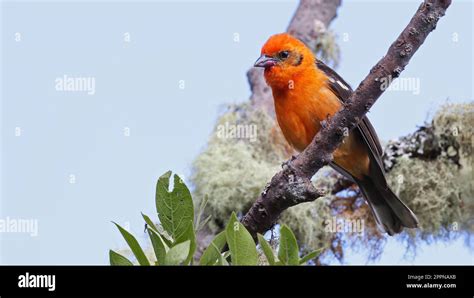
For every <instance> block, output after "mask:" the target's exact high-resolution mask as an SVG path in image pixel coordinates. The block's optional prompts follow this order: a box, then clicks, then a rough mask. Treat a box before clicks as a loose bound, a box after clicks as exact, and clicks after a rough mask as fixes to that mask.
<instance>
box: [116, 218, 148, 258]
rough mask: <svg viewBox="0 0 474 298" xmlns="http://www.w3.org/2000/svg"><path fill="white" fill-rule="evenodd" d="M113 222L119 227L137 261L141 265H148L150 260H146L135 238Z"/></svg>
mask: <svg viewBox="0 0 474 298" xmlns="http://www.w3.org/2000/svg"><path fill="white" fill-rule="evenodd" d="M114 224H115V225H116V226H117V228H118V229H119V231H120V233H121V234H122V236H123V238H124V239H125V241H126V242H127V244H128V246H129V247H130V249H131V250H132V252H133V254H134V255H135V257H136V258H137V261H138V263H139V264H140V265H142V266H149V265H150V262H149V261H148V259H147V257H146V256H145V253H144V252H143V249H142V248H141V246H140V244H139V243H138V241H137V239H135V237H134V236H133V235H132V234H130V233H129V232H128V231H127V230H125V229H124V228H122V227H121V226H120V225H118V224H117V223H115V222H114Z"/></svg>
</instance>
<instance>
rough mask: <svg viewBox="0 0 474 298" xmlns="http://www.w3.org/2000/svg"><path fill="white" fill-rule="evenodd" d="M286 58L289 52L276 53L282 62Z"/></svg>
mask: <svg viewBox="0 0 474 298" xmlns="http://www.w3.org/2000/svg"><path fill="white" fill-rule="evenodd" d="M288 56H290V52H288V51H281V52H280V53H278V57H279V58H280V59H282V60H284V59H286V58H288Z"/></svg>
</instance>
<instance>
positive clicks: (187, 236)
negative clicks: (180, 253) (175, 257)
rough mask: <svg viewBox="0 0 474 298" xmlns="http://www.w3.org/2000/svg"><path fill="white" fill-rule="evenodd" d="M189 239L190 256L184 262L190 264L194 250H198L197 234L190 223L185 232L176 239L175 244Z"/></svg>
mask: <svg viewBox="0 0 474 298" xmlns="http://www.w3.org/2000/svg"><path fill="white" fill-rule="evenodd" d="M188 240H189V242H190V243H189V254H188V257H187V258H186V261H185V262H184V263H185V264H189V263H190V262H191V261H192V260H193V255H194V251H195V250H196V234H195V232H194V227H193V225H192V224H191V225H189V226H188V229H187V230H186V231H184V232H183V234H181V235H180V237H179V238H177V239H176V241H175V242H174V244H173V246H175V245H177V244H179V243H183V242H185V241H188Z"/></svg>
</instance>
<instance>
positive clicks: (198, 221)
mask: <svg viewBox="0 0 474 298" xmlns="http://www.w3.org/2000/svg"><path fill="white" fill-rule="evenodd" d="M208 201H209V197H208V196H207V195H206V196H204V199H203V200H202V201H201V204H200V205H199V210H198V213H197V217H196V233H197V232H198V231H199V230H200V229H201V228H202V227H203V226H204V224H205V223H204V224H202V223H201V217H202V214H203V213H204V209H206V205H207V202H208ZM210 217H211V216H210V215H209V216H208V218H209V219H210ZM206 220H208V219H207V218H206V219H205V221H206Z"/></svg>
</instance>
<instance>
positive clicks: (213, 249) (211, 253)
mask: <svg viewBox="0 0 474 298" xmlns="http://www.w3.org/2000/svg"><path fill="white" fill-rule="evenodd" d="M225 243H226V236H225V231H222V232H220V233H219V234H217V235H216V237H215V238H214V240H212V242H211V244H209V246H208V247H207V248H206V250H204V252H203V253H202V256H201V259H200V260H199V265H214V264H216V263H217V262H218V261H219V258H220V257H221V256H222V255H221V250H222V249H223V248H224V246H225Z"/></svg>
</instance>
